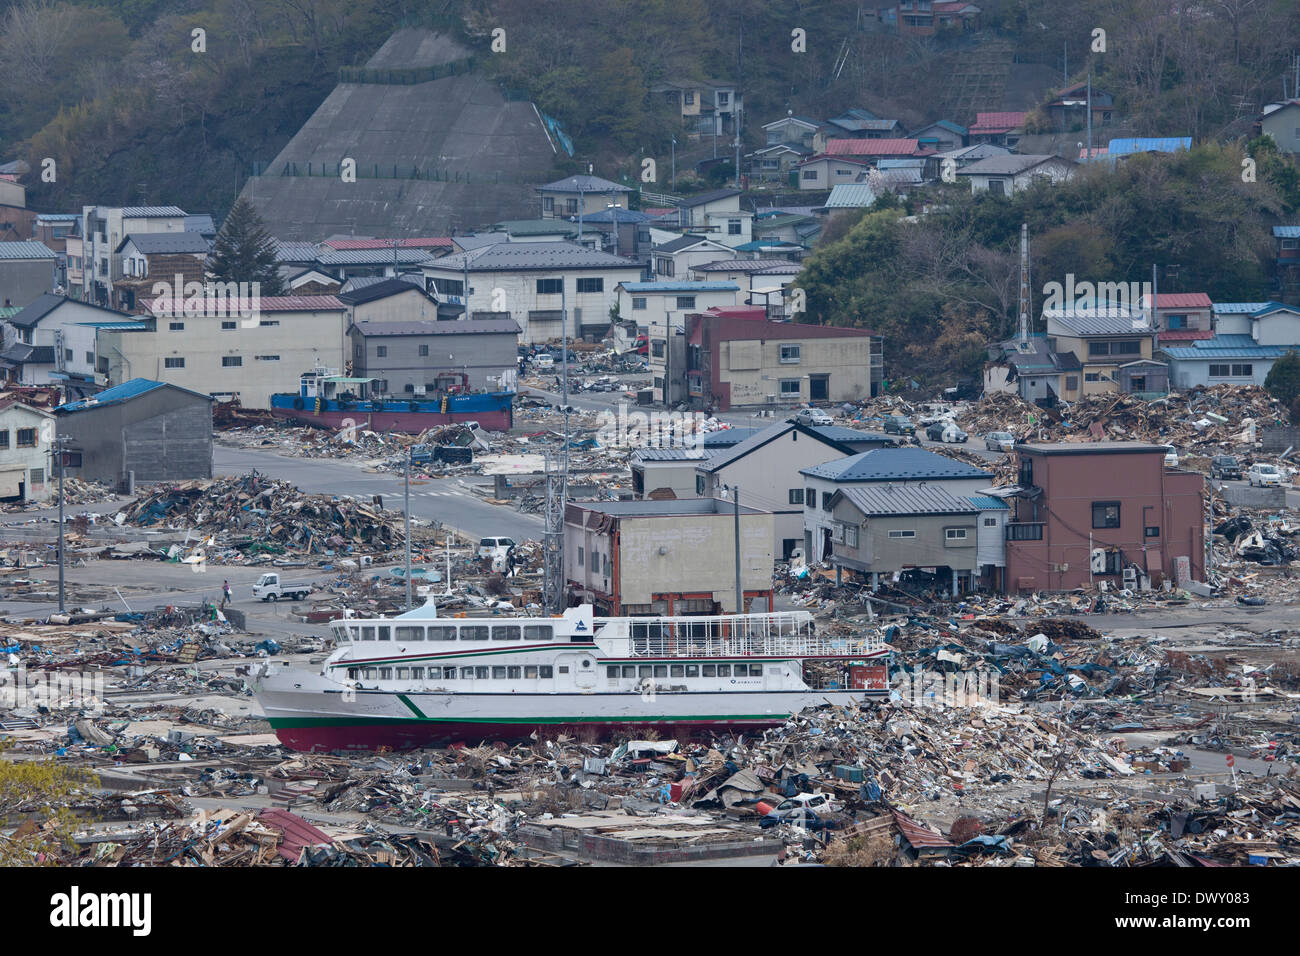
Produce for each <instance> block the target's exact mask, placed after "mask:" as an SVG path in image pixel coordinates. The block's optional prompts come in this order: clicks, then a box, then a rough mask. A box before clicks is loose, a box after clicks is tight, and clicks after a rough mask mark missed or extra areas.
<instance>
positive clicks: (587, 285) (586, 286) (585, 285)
mask: <svg viewBox="0 0 1300 956" xmlns="http://www.w3.org/2000/svg"><path fill="white" fill-rule="evenodd" d="M578 291H579V292H604V291H605V280H604V279H579V280H578Z"/></svg>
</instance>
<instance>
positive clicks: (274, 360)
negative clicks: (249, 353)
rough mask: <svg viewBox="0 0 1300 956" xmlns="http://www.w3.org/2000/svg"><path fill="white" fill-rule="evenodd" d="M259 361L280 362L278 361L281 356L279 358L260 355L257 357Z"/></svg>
mask: <svg viewBox="0 0 1300 956" xmlns="http://www.w3.org/2000/svg"><path fill="white" fill-rule="evenodd" d="M257 361H259V362H278V361H280V356H278V355H259V356H257Z"/></svg>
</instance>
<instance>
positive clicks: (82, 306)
mask: <svg viewBox="0 0 1300 956" xmlns="http://www.w3.org/2000/svg"><path fill="white" fill-rule="evenodd" d="M130 319H131V316H130V315H128V314H127V313H125V312H118V311H115V310H113V309H107V308H104V307H102V306H98V305H94V304H92V303H90V302H82V301H79V300H77V299H69V298H67V297H66V296H61V295H54V294H52V293H48V292H47V293H46V294H45V295H42V296H41V297H40V298H38V299H37V300H36V301H35V302H33V303H32V304H31V305H29V306H27V308H25V309H23V310H22V311H21V312H19V313H18V314H17V315H15V316H13V317H12V318H10V319H9V321H8V325H9V326H10V327H11V328H12V330H13V332H14V337H15V338H16V340H17V343H19V344H21V345H25V346H29V347H31V346H36V347H47V348H49V349H51V352H50V353H49V356H48V357H49V359H50V362H49V364H48V365H46V363H45V362H44V361H41V359H43V358H44V357H45V356H43V355H40V353H39V352H34V353H33V354H32V356H31V357H30V358H31V359H32V360H33V361H30V362H29V363H28V365H27V367H26V368H24V371H23V373H22V376H21V378H20V381H22V382H23V383H25V384H28V385H40V384H44V383H47V382H52V381H68V380H80V381H82V382H94V380H95V369H96V364H97V363H96V357H95V352H94V345H93V344H91V346H90V348H89V349H87V348H86V341H85V338H84V337H79V336H78V335H77V334H76V332H77V330H78V327H79V325H80V324H81V323H83V322H101V321H128V320H130ZM7 339H8V336H6V340H7ZM92 339H93V336H92ZM15 354H16V353H15Z"/></svg>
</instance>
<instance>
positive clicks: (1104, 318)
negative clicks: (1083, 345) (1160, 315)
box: [1043, 308, 1151, 335]
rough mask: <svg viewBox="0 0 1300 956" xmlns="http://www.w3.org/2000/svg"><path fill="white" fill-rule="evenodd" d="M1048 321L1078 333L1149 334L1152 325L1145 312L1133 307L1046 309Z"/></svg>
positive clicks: (1044, 312)
mask: <svg viewBox="0 0 1300 956" xmlns="http://www.w3.org/2000/svg"><path fill="white" fill-rule="evenodd" d="M1043 317H1044V318H1045V319H1047V321H1048V322H1050V323H1053V324H1056V325H1059V326H1061V327H1062V328H1063V329H1066V330H1068V331H1070V332H1074V333H1076V334H1078V335H1132V334H1135V333H1137V334H1147V333H1150V332H1151V326H1150V324H1149V323H1148V321H1147V316H1146V314H1145V313H1143V312H1136V311H1133V310H1131V309H1121V308H1113V309H1044V310H1043Z"/></svg>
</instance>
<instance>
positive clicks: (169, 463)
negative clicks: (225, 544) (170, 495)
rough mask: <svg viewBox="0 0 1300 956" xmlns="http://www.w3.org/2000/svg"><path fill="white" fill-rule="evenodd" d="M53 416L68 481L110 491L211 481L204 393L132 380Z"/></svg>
mask: <svg viewBox="0 0 1300 956" xmlns="http://www.w3.org/2000/svg"><path fill="white" fill-rule="evenodd" d="M54 413H55V415H57V416H58V428H59V435H60V436H62V437H66V438H67V439H68V442H67V458H66V459H65V460H66V462H67V463H66V465H65V466H64V468H65V471H66V473H67V474H68V475H71V476H75V477H77V478H82V479H85V480H87V481H101V482H104V483H105V484H108V485H111V486H113V487H122V486H129V485H130V483H131V482H132V480H134V481H189V480H192V479H195V478H211V477H212V399H211V398H210V397H209V396H207V395H203V394H200V393H198V392H193V391H190V390H189V389H187V388H180V387H178V386H176V385H172V384H169V383H167V382H156V381H151V380H149V379H144V378H136V379H131V380H130V381H128V382H123V383H122V384H121V385H118V386H117V387H115V388H110V389H106V390H105V391H102V392H100V393H98V394H97V395H95V396H93V397H91V398H85V399H82V400H80V401H76V402H69V403H67V404H64V405H60V406H59V407H58V408H56V409H55V410H54ZM236 522H237V523H238V519H236Z"/></svg>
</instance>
